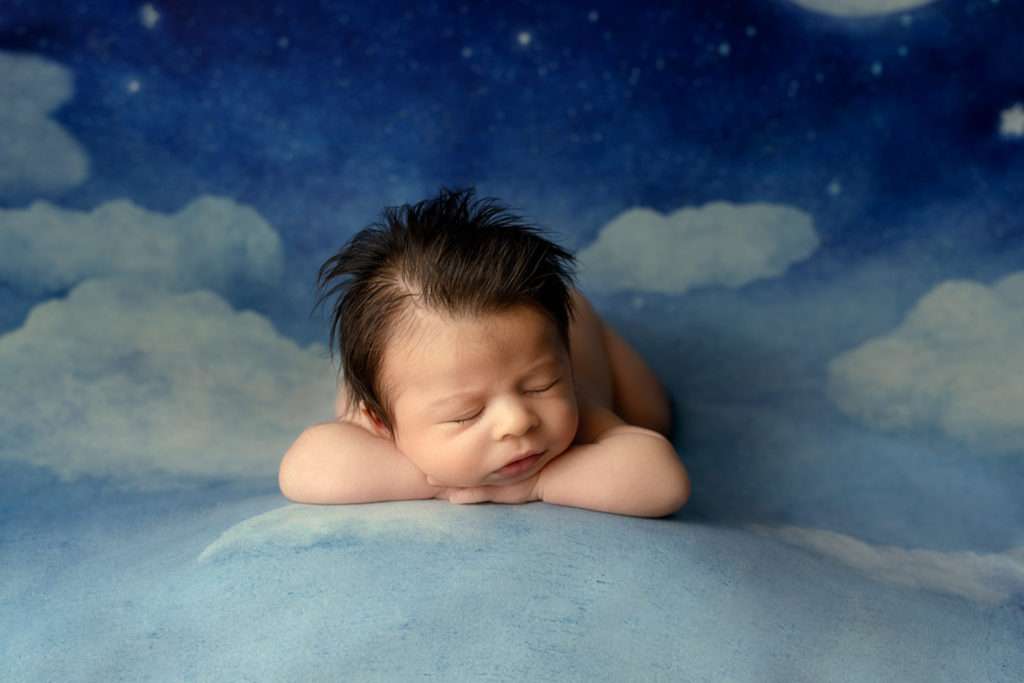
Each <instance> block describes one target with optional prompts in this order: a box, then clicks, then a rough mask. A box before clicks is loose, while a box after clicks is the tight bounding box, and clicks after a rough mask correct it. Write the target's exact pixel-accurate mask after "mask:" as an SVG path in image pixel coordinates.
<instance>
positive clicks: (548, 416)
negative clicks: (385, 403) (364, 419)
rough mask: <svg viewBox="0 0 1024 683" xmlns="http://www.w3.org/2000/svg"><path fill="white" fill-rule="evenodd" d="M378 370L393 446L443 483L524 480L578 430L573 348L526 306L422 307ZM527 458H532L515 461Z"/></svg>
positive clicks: (505, 482)
mask: <svg viewBox="0 0 1024 683" xmlns="http://www.w3.org/2000/svg"><path fill="white" fill-rule="evenodd" d="M383 376H384V380H385V383H386V385H387V386H388V387H389V390H390V391H391V396H392V409H393V415H392V418H393V421H394V424H395V426H396V429H395V445H396V446H397V447H398V450H400V451H401V452H402V453H403V454H405V456H406V457H407V458H409V459H410V460H412V461H413V463H414V464H415V465H416V466H417V467H418V468H419V469H420V470H421V471H422V472H424V473H425V474H427V475H430V476H431V477H433V478H434V479H436V480H437V481H439V482H441V483H443V484H446V485H450V486H479V485H489V484H494V485H501V484H511V483H515V482H517V481H521V480H523V479H526V478H528V477H530V476H532V475H533V474H535V473H537V472H538V471H540V470H541V468H543V467H544V466H545V465H547V464H548V463H549V462H550V461H551V460H553V459H554V458H555V457H557V456H558V455H560V454H561V453H562V452H563V451H565V450H566V449H567V448H568V447H569V445H570V444H571V443H572V441H573V438H574V437H575V435H576V428H577V424H578V420H579V414H578V410H577V405H576V392H575V389H574V384H573V376H572V365H571V363H570V360H569V355H568V353H567V351H566V350H565V347H564V346H563V344H562V342H561V340H560V338H559V336H558V330H557V328H556V327H555V325H554V323H553V322H551V320H549V319H548V318H547V317H546V316H544V315H543V314H541V313H539V312H538V311H536V310H534V309H532V308H529V307H526V306H520V307H515V308H512V309H509V310H507V311H504V312H501V313H496V314H488V315H486V316H483V317H481V318H461V319H451V318H447V317H443V316H442V315H439V314H437V313H434V312H430V311H424V310H421V309H418V310H417V311H416V313H415V322H414V323H413V326H412V329H411V330H409V331H407V332H405V333H403V334H401V335H399V336H398V337H397V338H396V339H393V340H392V341H391V342H389V344H388V348H387V350H386V351H385V354H384V367H383ZM524 456H536V457H528V458H527V459H526V460H524V461H523V462H520V463H517V464H514V465H513V464H512V463H513V462H514V461H516V460H517V459H520V458H523V457H524ZM510 465H511V466H510Z"/></svg>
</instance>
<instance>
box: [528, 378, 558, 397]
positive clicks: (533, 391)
mask: <svg viewBox="0 0 1024 683" xmlns="http://www.w3.org/2000/svg"><path fill="white" fill-rule="evenodd" d="M560 379H561V378H559V379H556V380H555V381H554V382H552V383H551V384H549V385H547V386H546V387H544V388H543V389H530V390H528V391H527V392H526V393H528V394H543V393H544V392H545V391H547V390H548V389H550V388H551V387H553V386H555V385H556V384H558V381H559V380H560Z"/></svg>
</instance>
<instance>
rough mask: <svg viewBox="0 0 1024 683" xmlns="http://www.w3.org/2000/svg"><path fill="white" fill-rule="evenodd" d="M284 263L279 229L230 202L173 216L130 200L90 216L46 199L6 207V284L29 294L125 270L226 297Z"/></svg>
mask: <svg viewBox="0 0 1024 683" xmlns="http://www.w3.org/2000/svg"><path fill="white" fill-rule="evenodd" d="M283 263H284V257H283V253H282V249H281V240H280V238H279V237H278V236H277V233H276V232H275V231H274V229H273V228H272V227H271V226H270V225H269V224H268V223H267V222H266V221H265V220H264V219H263V218H262V217H261V216H260V215H259V214H258V213H257V212H256V211H255V210H253V209H252V208H250V207H248V206H245V205H242V204H238V203H236V202H234V201H233V200H231V199H225V198H219V197H201V198H199V199H197V200H195V201H193V202H191V203H190V204H188V205H187V206H185V207H184V208H183V209H181V210H180V211H178V212H177V213H175V214H171V215H168V214H163V213H158V212H153V211H147V210H146V209H143V208H140V207H138V206H136V205H135V204H133V203H132V202H130V201H126V200H118V201H112V202H106V203H105V204H101V205H100V206H98V207H96V208H95V209H93V210H92V211H88V212H83V211H73V210H68V209H62V208H60V207H57V206H54V205H53V204H50V203H48V202H36V203H34V204H32V205H31V206H30V207H28V208H27V209H12V210H0V281H6V282H8V283H10V284H12V285H14V286H15V287H17V288H19V289H23V290H26V291H29V292H37V293H38V292H48V291H51V292H52V291H59V290H61V289H66V288H68V287H71V286H73V285H75V284H77V283H79V282H82V281H83V280H85V279H87V278H90V277H96V276H102V275H109V274H122V273H123V274H131V275H144V276H145V278H146V279H147V280H150V281H153V282H154V283H156V284H158V285H159V286H161V287H163V288H170V289H176V290H187V289H203V288H205V289H212V290H214V291H217V292H220V293H222V294H223V293H229V292H230V291H232V290H233V289H235V288H245V287H246V286H253V285H255V286H268V285H273V284H275V283H277V282H278V281H279V280H280V278H281V273H282V271H283V268H284V266H283Z"/></svg>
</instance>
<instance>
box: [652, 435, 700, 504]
mask: <svg viewBox="0 0 1024 683" xmlns="http://www.w3.org/2000/svg"><path fill="white" fill-rule="evenodd" d="M663 457H664V458H665V460H664V466H663V469H662V471H661V473H660V476H659V478H658V495H657V496H656V499H655V500H654V501H652V502H654V508H655V509H654V510H653V512H654V514H652V515H651V516H652V517H667V516H668V515H672V514H675V513H676V512H678V511H679V510H681V509H682V507H683V506H684V505H686V503H687V501H688V500H690V476H689V474H687V472H686V467H684V466H683V463H682V462H681V461H680V459H679V455H678V454H677V453H676V451H675V449H674V448H671V447H669V448H668V449H666V452H665V453H664V454H663Z"/></svg>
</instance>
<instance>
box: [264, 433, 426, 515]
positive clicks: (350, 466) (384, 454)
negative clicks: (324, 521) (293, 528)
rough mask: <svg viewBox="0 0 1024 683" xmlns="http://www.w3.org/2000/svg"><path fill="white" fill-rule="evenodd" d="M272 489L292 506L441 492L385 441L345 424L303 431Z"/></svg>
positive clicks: (408, 496) (405, 498)
mask: <svg viewBox="0 0 1024 683" xmlns="http://www.w3.org/2000/svg"><path fill="white" fill-rule="evenodd" d="M278 484H279V485H280V487H281V492H282V493H283V494H284V495H285V497H287V498H288V499H290V500H292V501H295V502H296V503H372V502H376V501H384V500H417V499H422V498H434V497H435V496H437V495H438V494H439V492H441V491H442V489H441V488H440V487H437V486H431V485H430V484H428V483H427V478H426V475H424V474H423V473H422V472H421V471H420V470H419V469H418V468H417V467H416V466H415V465H413V464H412V461H411V460H409V459H408V458H406V457H405V456H404V455H402V454H401V453H400V452H399V451H398V449H397V448H396V447H395V445H394V444H393V443H392V442H391V441H390V440H388V439H385V438H382V437H380V436H377V435H375V434H373V433H371V432H370V431H368V430H367V429H365V428H363V427H361V426H359V425H358V424H353V423H352V422H347V421H346V422H341V421H336V422H325V423H322V424H317V425H313V426H312V427H310V428H308V429H307V430H306V431H304V432H303V433H302V434H301V435H300V436H299V438H298V439H296V440H295V443H294V444H292V447H291V448H289V449H288V452H287V453H285V455H284V459H282V460H281V469H280V471H279V472H278Z"/></svg>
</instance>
